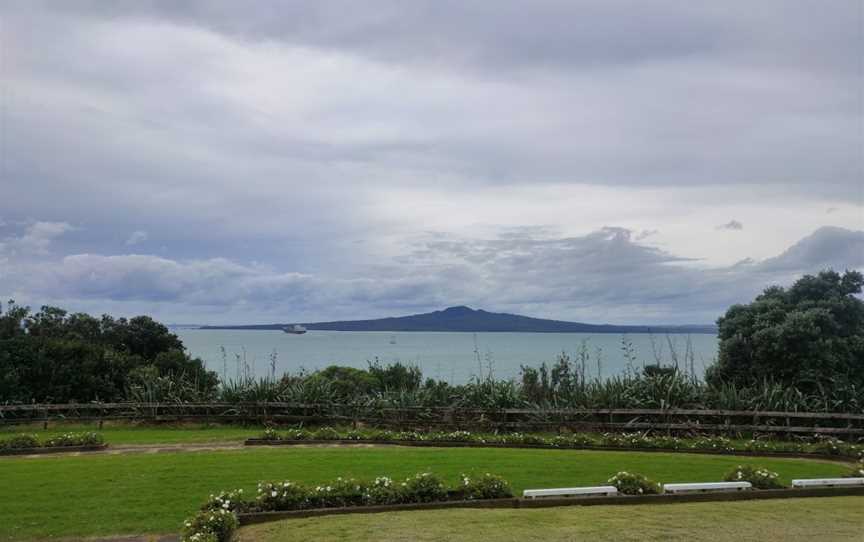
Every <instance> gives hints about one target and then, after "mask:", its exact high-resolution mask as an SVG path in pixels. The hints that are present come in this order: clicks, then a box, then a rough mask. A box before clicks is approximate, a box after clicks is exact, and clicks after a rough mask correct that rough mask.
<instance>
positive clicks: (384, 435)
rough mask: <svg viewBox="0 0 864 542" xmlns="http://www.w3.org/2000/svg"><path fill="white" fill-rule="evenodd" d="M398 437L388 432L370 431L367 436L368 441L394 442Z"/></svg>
mask: <svg viewBox="0 0 864 542" xmlns="http://www.w3.org/2000/svg"><path fill="white" fill-rule="evenodd" d="M397 437H398V435H397V434H396V433H394V432H393V431H390V430H387V429H385V430H383V431H372V432H371V433H370V434H369V439H370V440H396V439H397Z"/></svg>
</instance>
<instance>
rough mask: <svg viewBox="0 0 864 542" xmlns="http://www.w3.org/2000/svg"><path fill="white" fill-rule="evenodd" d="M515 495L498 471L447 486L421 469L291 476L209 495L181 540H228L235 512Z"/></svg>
mask: <svg viewBox="0 0 864 542" xmlns="http://www.w3.org/2000/svg"><path fill="white" fill-rule="evenodd" d="M509 497H513V491H512V489H511V488H510V484H509V482H507V481H506V480H504V479H503V478H501V477H499V476H495V475H492V474H488V473H486V474H483V475H482V476H478V477H471V476H468V475H465V474H463V475H462V476H461V477H460V481H459V483H458V484H456V485H453V486H448V485H447V484H445V483H444V482H442V481H441V480H440V479H439V478H438V477H437V476H435V475H434V474H431V473H428V472H424V473H420V474H416V475H414V476H411V477H408V478H406V479H405V480H404V481H403V482H401V483H399V482H394V481H393V480H392V479H390V478H387V477H386V476H379V477H378V478H375V479H374V480H372V481H371V482H369V481H363V480H355V479H353V478H337V479H336V480H334V481H332V482H330V483H328V484H322V485H318V486H314V487H312V486H305V485H303V484H297V483H294V482H290V481H285V482H261V483H260V484H258V492H257V495H256V496H255V498H254V499H246V498H245V497H244V495H243V490H242V489H238V490H234V491H225V492H222V493H218V494H215V495H211V496H210V499H209V500H208V501H207V502H206V503H205V504H204V505H203V506H202V507H201V510H200V512H199V513H198V514H197V515H196V516H194V517H193V518H191V519H189V520H187V521H186V522H185V523H184V526H183V538H182V540H183V541H184V542H227V541H228V540H230V539H231V536H232V534H233V532H234V530H235V529H236V528H237V525H238V520H237V514H238V513H244V512H270V511H283V510H307V509H313V508H315V509H317V508H341V507H350V506H370V505H381V504H407V503H431V502H446V501H464V500H480V499H499V498H509Z"/></svg>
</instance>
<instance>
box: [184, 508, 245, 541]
mask: <svg viewBox="0 0 864 542" xmlns="http://www.w3.org/2000/svg"><path fill="white" fill-rule="evenodd" d="M238 526H239V523H238V521H237V516H236V515H235V514H234V512H230V511H228V510H223V509H219V510H208V511H205V512H199V513H198V515H196V516H195V517H193V518H191V519H188V520H186V522H185V523H184V524H183V535H182V538H181V540H182V541H183V542H229V541H230V540H231V538H232V536H233V534H234V531H235V530H236V529H237V527H238Z"/></svg>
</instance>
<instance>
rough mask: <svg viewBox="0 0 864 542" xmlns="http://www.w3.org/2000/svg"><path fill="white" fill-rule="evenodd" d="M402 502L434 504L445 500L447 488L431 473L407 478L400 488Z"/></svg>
mask: <svg viewBox="0 0 864 542" xmlns="http://www.w3.org/2000/svg"><path fill="white" fill-rule="evenodd" d="M401 493H402V500H403V501H404V502H436V501H444V500H447V488H446V487H445V486H444V483H443V482H441V480H439V479H438V477H437V476H435V475H434V474H432V473H429V472H424V473H421V474H416V475H414V476H411V477H409V478H407V479H406V480H405V481H404V482H402V486H401Z"/></svg>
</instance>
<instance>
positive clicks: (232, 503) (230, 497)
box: [201, 489, 249, 512]
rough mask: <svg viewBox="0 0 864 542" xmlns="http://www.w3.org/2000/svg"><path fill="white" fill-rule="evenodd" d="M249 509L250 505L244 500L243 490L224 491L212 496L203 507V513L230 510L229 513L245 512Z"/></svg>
mask: <svg viewBox="0 0 864 542" xmlns="http://www.w3.org/2000/svg"><path fill="white" fill-rule="evenodd" d="M248 508H249V503H247V502H246V501H244V500H243V490H242V489H235V490H234V491H223V492H221V493H217V494H215V495H210V498H209V499H208V500H207V502H206V503H204V505H203V506H202V507H201V510H202V511H205V512H206V511H208V510H209V511H213V510H228V511H229V512H245V511H246V510H247V509H248Z"/></svg>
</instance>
